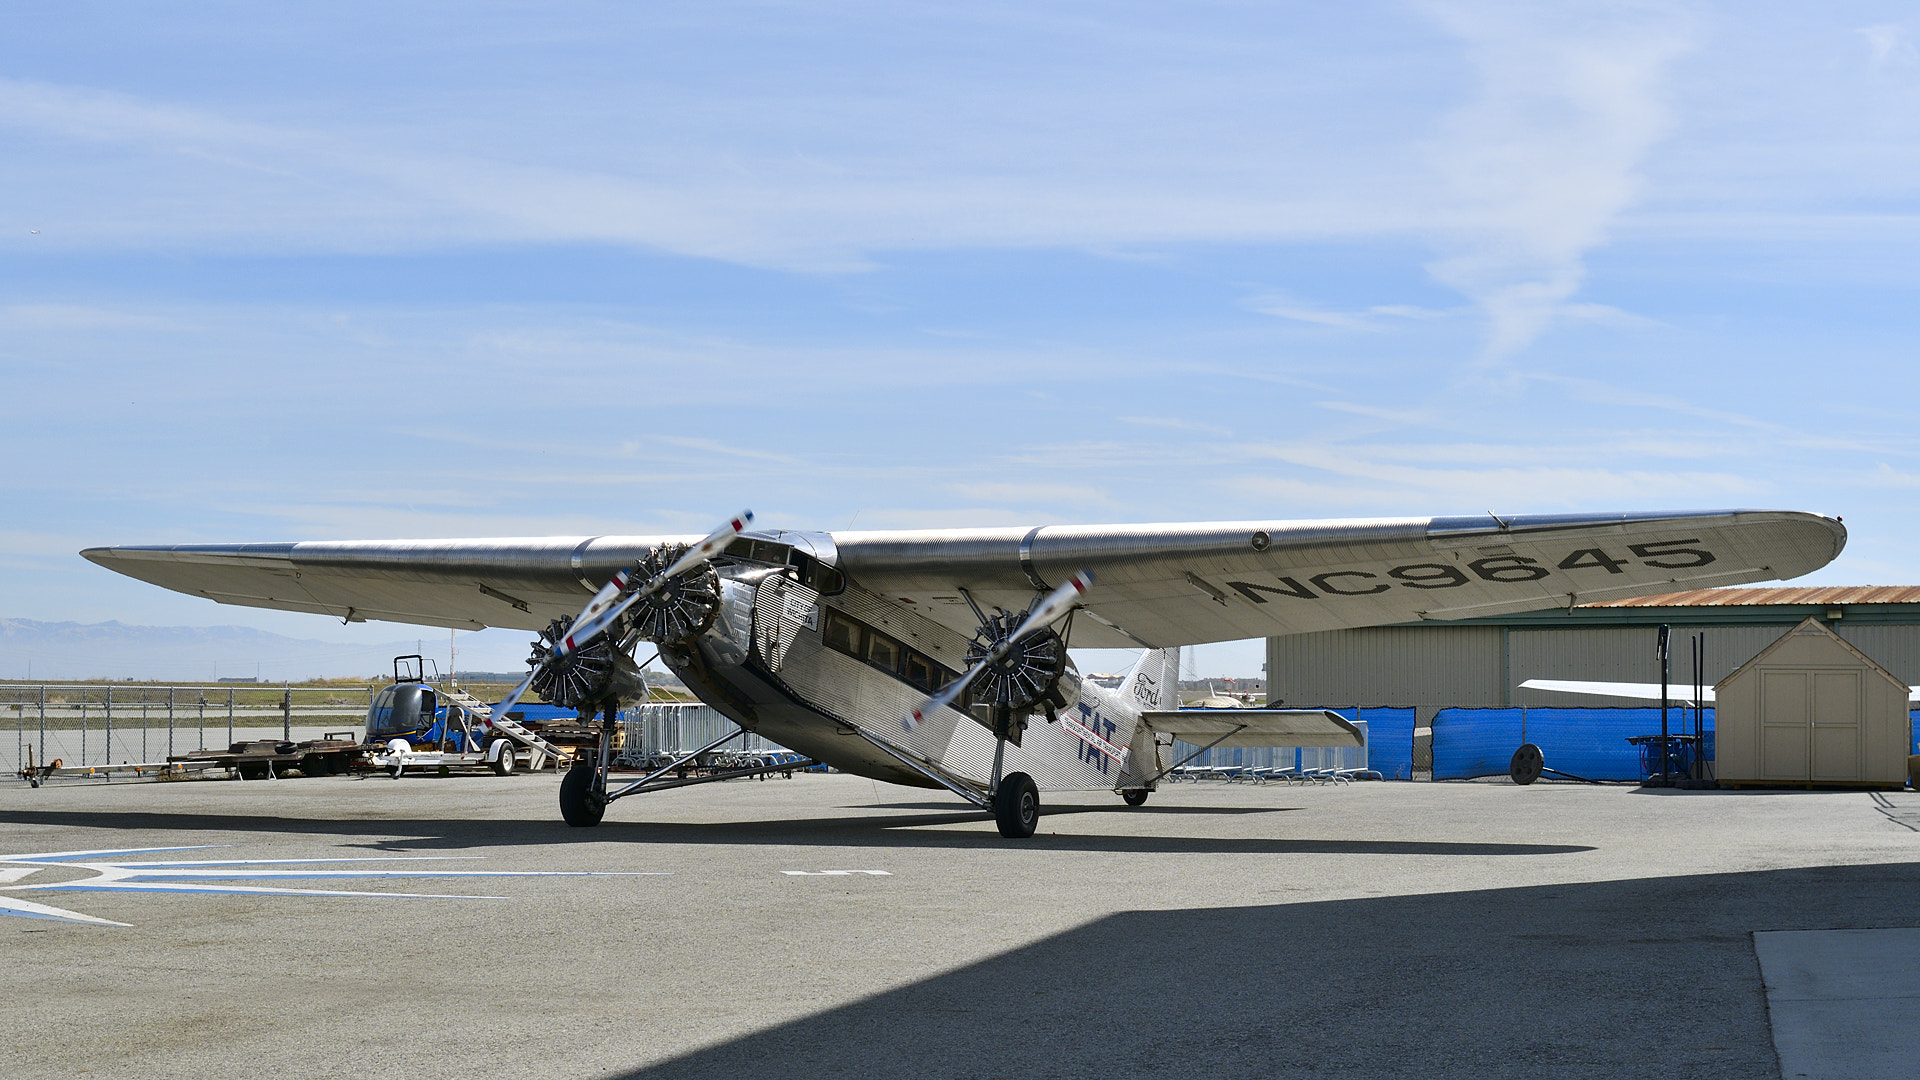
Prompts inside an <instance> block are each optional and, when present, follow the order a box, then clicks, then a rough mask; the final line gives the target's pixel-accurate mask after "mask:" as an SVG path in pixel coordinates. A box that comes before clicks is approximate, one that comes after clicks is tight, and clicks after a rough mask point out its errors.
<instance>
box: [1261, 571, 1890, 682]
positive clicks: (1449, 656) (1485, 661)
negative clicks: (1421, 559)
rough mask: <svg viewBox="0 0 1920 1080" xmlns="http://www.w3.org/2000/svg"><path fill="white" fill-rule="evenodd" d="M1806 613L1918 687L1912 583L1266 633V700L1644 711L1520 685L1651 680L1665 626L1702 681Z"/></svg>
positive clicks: (1676, 659) (1682, 596)
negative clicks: (1694, 642)
mask: <svg viewBox="0 0 1920 1080" xmlns="http://www.w3.org/2000/svg"><path fill="white" fill-rule="evenodd" d="M1809 617H1812V618H1816V619H1818V620H1820V622H1821V623H1822V624H1823V625H1825V626H1827V627H1828V628H1830V629H1832V630H1833V631H1834V633H1836V634H1838V635H1839V636H1840V638H1841V639H1842V640H1844V641H1846V642H1847V643H1848V644H1849V645H1852V646H1853V647H1854V648H1856V649H1858V650H1860V651H1861V652H1862V653H1864V654H1866V655H1867V656H1868V657H1870V658H1871V659H1872V660H1873V661H1874V662H1875V663H1877V664H1879V665H1880V666H1881V667H1884V668H1886V669H1887V670H1888V671H1889V672H1891V673H1892V674H1893V675H1895V676H1896V677H1898V678H1900V679H1903V680H1905V681H1906V682H1907V683H1909V684H1920V587H1913V586H1867V587H1851V586H1849V587H1824V588H1793V587H1783V588H1757V589H1756V588H1744V589H1697V590H1693V591H1690V592H1681V593H1671V594H1668V595H1664V596H1646V597H1639V598H1636V599H1631V600H1611V601H1606V602H1602V603H1597V604H1583V605H1580V606H1578V607H1574V608H1571V609H1563V610H1553V611H1534V612H1527V613H1524V614H1518V615H1501V616H1491V617H1487V618H1480V619H1464V620H1460V621H1457V622H1425V623H1412V624H1406V625H1401V626H1382V627H1369V628H1365V629H1359V630H1330V631H1325V632H1321V633H1312V634H1294V635H1290V636H1286V637H1276V638H1269V639H1267V686H1268V690H1267V700H1268V701H1269V702H1270V703H1284V704H1286V705H1289V706H1299V707H1309V706H1323V705H1324V706H1336V707H1338V706H1348V705H1414V706H1428V707H1448V706H1456V707H1458V706H1468V707H1471V706H1483V707H1484V706H1502V705H1561V706H1566V705H1645V704H1646V702H1645V701H1641V700H1632V699H1626V698H1613V697H1600V696H1588V695H1575V694H1564V693H1551V692H1546V691H1538V690H1522V689H1519V684H1520V683H1521V682H1523V681H1525V680H1527V679H1569V680H1588V681H1605V682H1641V683H1644V682H1657V681H1659V678H1660V664H1659V661H1658V660H1657V659H1656V657H1655V640H1656V638H1657V636H1658V632H1659V627H1660V626H1662V625H1667V626H1671V627H1672V628H1673V630H1672V633H1673V646H1672V660H1671V670H1672V682H1673V685H1674V686H1675V687H1676V689H1677V690H1678V691H1679V693H1677V694H1676V696H1680V694H1684V693H1685V688H1687V687H1690V686H1691V685H1692V684H1693V675H1694V673H1693V671H1692V661H1691V659H1690V650H1689V648H1688V645H1687V642H1688V639H1690V638H1691V637H1692V636H1693V635H1695V634H1703V635H1705V642H1706V669H1705V670H1704V671H1703V672H1702V673H1701V676H1702V678H1703V680H1704V681H1705V683H1706V684H1707V685H1709V686H1711V685H1713V684H1714V683H1717V682H1719V681H1720V680H1721V679H1722V678H1724V677H1726V676H1727V675H1729V674H1731V673H1733V672H1734V671H1735V670H1736V669H1738V668H1739V667H1740V666H1741V665H1742V664H1745V663H1746V662H1747V661H1748V660H1750V659H1752V658H1753V657H1755V656H1757V655H1758V654H1759V653H1760V652H1761V650H1763V649H1765V648H1766V647H1767V646H1769V645H1771V644H1773V643H1774V642H1775V641H1778V640H1779V639H1780V638H1781V637H1782V636H1784V635H1785V634H1787V633H1788V632H1789V631H1791V630H1792V629H1793V628H1794V627H1795V626H1796V625H1798V624H1799V623H1800V622H1801V621H1802V620H1804V619H1807V618H1809Z"/></svg>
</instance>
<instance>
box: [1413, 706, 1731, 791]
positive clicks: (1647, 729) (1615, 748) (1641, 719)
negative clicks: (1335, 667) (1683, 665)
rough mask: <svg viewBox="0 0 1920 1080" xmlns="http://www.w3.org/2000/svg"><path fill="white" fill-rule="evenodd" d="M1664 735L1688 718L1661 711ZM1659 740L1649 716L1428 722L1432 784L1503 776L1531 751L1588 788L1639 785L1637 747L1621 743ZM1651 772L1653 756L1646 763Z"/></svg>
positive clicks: (1461, 716) (1500, 716)
mask: <svg viewBox="0 0 1920 1080" xmlns="http://www.w3.org/2000/svg"><path fill="white" fill-rule="evenodd" d="M1703 723H1704V726H1705V728H1706V733H1707V757H1708V759H1709V760H1711V759H1712V757H1713V710H1712V709H1707V710H1705V714H1704V716H1703ZM1667 730H1668V732H1669V733H1671V734H1674V735H1691V734H1693V710H1691V709H1679V708H1674V709H1669V710H1668V712H1667ZM1658 734H1660V710H1659V709H1655V708H1596V709H1574V708H1549V707H1539V706H1531V705H1530V706H1527V707H1525V708H1521V707H1519V706H1514V707H1510V708H1504V709H1441V710H1440V712H1439V714H1438V715H1436V716H1435V717H1434V718H1433V778H1434V779H1435V780H1471V779H1473V778H1474V777H1476V776H1505V775H1506V774H1507V768H1508V766H1509V765H1510V764H1511V763H1512V761H1513V752H1514V751H1515V750H1516V749H1518V748H1519V746H1520V744H1521V743H1523V742H1530V743H1533V744H1534V745H1535V746H1538V747H1539V748H1540V752H1541V754H1542V755H1544V756H1545V757H1546V761H1547V768H1549V769H1555V770H1558V771H1560V772H1565V773H1571V774H1573V775H1575V776H1579V777H1583V778H1585V779H1588V780H1639V779H1641V778H1643V777H1644V776H1646V775H1647V773H1646V772H1645V771H1643V769H1644V761H1645V760H1646V759H1643V756H1642V754H1641V750H1640V747H1638V746H1635V745H1633V744H1632V743H1630V742H1628V741H1627V740H1628V739H1629V738H1632V737H1635V736H1641V735H1658ZM1651 760H1652V761H1654V762H1655V764H1654V766H1653V767H1654V768H1655V769H1656V770H1657V768H1658V764H1657V763H1658V756H1657V755H1655V756H1654V757H1653V758H1652V759H1651Z"/></svg>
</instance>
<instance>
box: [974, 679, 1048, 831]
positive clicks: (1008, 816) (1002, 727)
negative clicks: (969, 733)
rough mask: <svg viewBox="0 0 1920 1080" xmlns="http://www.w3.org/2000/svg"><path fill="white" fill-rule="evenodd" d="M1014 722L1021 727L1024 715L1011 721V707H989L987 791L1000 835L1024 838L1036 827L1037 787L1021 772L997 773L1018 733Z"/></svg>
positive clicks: (1037, 808) (1038, 816)
mask: <svg viewBox="0 0 1920 1080" xmlns="http://www.w3.org/2000/svg"><path fill="white" fill-rule="evenodd" d="M1016 723H1018V724H1020V725H1021V726H1022V727H1024V726H1025V721H1024V718H1023V719H1021V720H1015V718H1014V715H1013V710H1012V709H1009V708H1006V707H1004V706H1002V707H1000V708H996V709H994V710H993V726H994V740H993V776H992V781H993V783H992V785H991V786H990V787H989V788H988V791H987V794H988V796H989V797H990V798H992V800H993V820H994V821H995V823H997V824H998V825H999V826H1000V835H1001V836H1004V837H1006V838H1007V839H1009V840H1024V839H1026V838H1027V837H1029V836H1032V835H1033V830H1035V829H1037V828H1039V827H1040V786H1039V785H1038V784H1035V783H1034V782H1033V777H1031V776H1028V775H1027V774H1026V773H1023V772H1017V773H1011V774H1009V775H1007V776H1001V775H1000V766H1001V764H1002V763H1003V762H1004V761H1005V760H1006V755H1007V743H1008V742H1011V741H1013V740H1014V739H1017V738H1018V736H1019V728H1016V727H1015V726H1014V725H1015V724H1016ZM1015 745H1018V743H1015Z"/></svg>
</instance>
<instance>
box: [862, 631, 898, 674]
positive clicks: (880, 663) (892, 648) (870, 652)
mask: <svg viewBox="0 0 1920 1080" xmlns="http://www.w3.org/2000/svg"><path fill="white" fill-rule="evenodd" d="M867 663H869V664H872V665H873V666H874V667H877V668H879V669H880V670H882V671H891V672H893V673H894V674H896V675H898V674H900V643H899V642H897V641H895V640H893V639H892V638H890V637H888V636H887V635H885V634H882V633H880V632H879V631H877V630H868V631H867Z"/></svg>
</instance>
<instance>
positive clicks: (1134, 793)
mask: <svg viewBox="0 0 1920 1080" xmlns="http://www.w3.org/2000/svg"><path fill="white" fill-rule="evenodd" d="M1120 798H1121V799H1122V800H1124V801H1125V802H1126V804H1127V805H1128V806H1139V805H1140V804H1142V803H1144V802H1146V801H1147V789H1146V788H1130V789H1128V790H1126V791H1123V792H1121V793H1120Z"/></svg>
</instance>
